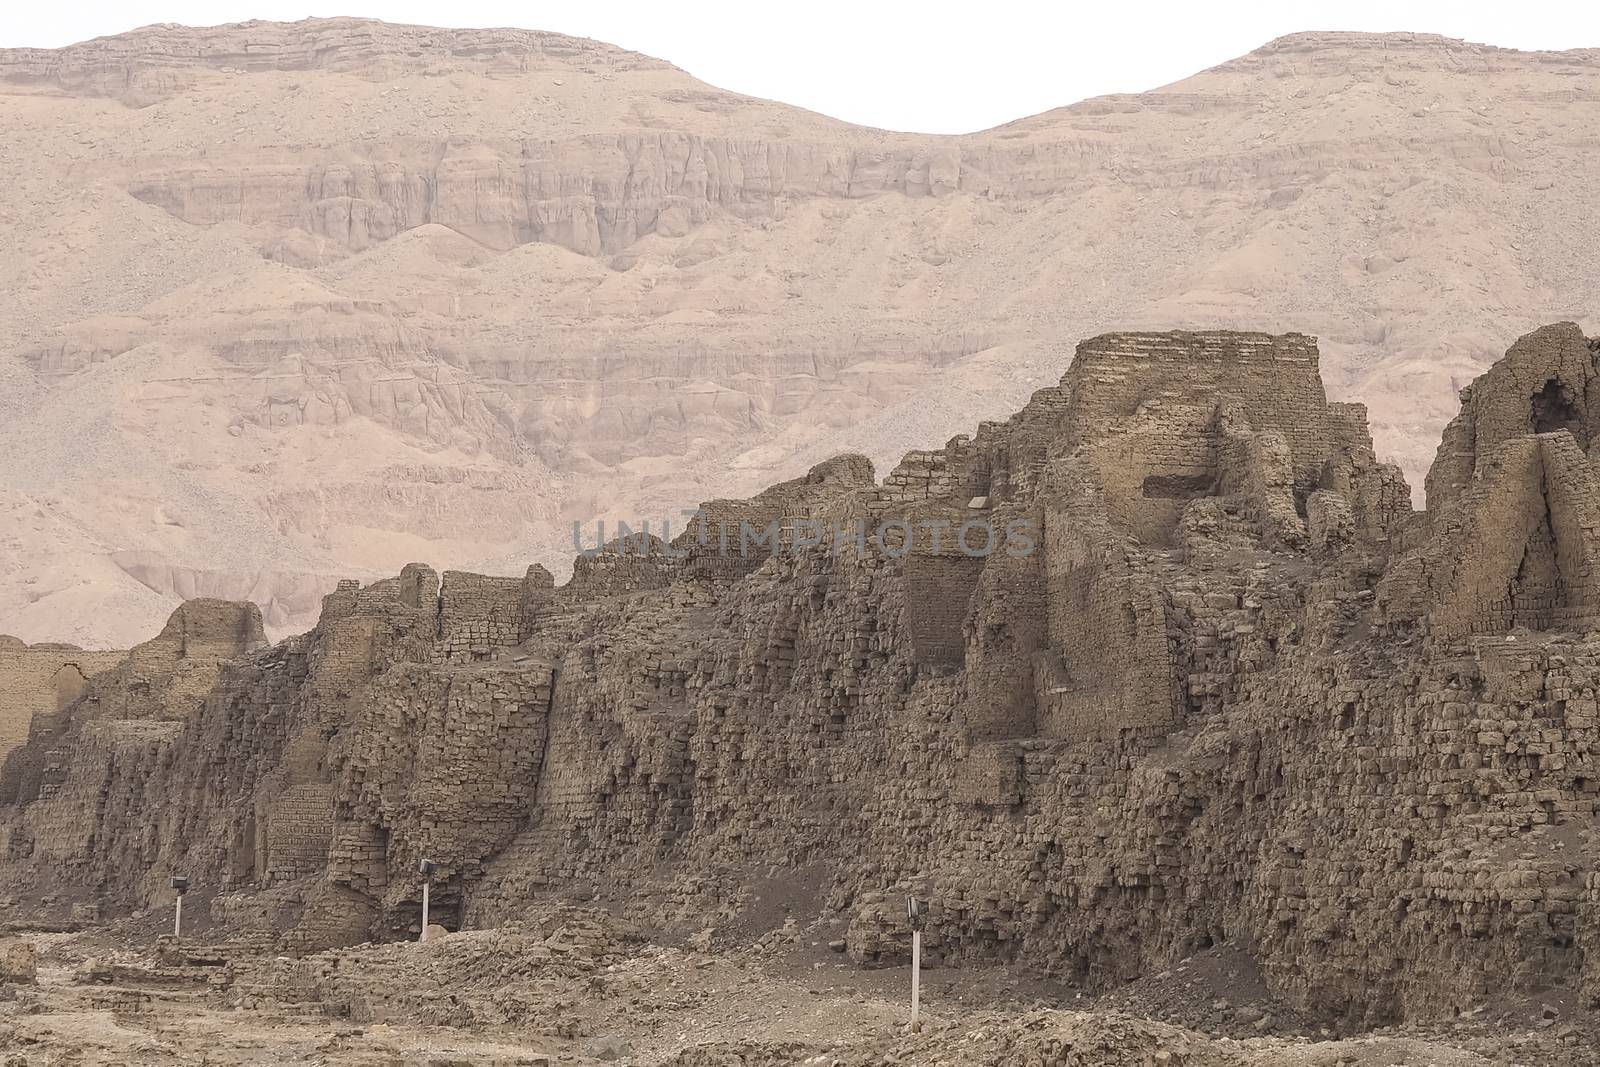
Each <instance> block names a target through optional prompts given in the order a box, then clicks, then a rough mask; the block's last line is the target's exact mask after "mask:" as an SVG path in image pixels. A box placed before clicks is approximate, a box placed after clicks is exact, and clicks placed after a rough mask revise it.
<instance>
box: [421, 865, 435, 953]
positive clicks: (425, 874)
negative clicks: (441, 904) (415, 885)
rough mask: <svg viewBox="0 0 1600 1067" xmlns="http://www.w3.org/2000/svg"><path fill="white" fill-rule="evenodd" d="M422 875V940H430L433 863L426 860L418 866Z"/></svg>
mask: <svg viewBox="0 0 1600 1067" xmlns="http://www.w3.org/2000/svg"><path fill="white" fill-rule="evenodd" d="M417 870H418V871H419V872H420V873H421V874H422V940H424V941H426V940H428V892H429V890H430V889H431V888H432V883H433V861H432V860H428V859H425V860H423V861H422V862H421V863H419V864H417Z"/></svg>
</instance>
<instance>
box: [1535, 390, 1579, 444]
mask: <svg viewBox="0 0 1600 1067" xmlns="http://www.w3.org/2000/svg"><path fill="white" fill-rule="evenodd" d="M1528 428H1529V429H1531V430H1532V431H1533V432H1534V433H1555V432H1556V431H1557V430H1566V431H1568V432H1570V433H1571V434H1572V436H1573V437H1574V438H1575V439H1576V440H1577V442H1578V447H1579V448H1582V449H1588V447H1589V434H1588V431H1587V430H1585V429H1584V425H1583V416H1582V414H1581V413H1580V411H1579V409H1578V405H1577V404H1576V403H1575V402H1574V400H1573V397H1572V393H1571V391H1570V390H1568V389H1567V387H1566V385H1565V384H1564V383H1563V382H1562V381H1561V379H1560V378H1551V379H1549V380H1548V381H1546V382H1545V383H1544V385H1543V387H1541V388H1540V390H1539V391H1538V392H1537V393H1535V394H1533V403H1532V406H1531V407H1530V408H1529V410H1528Z"/></svg>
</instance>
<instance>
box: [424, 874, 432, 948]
mask: <svg viewBox="0 0 1600 1067" xmlns="http://www.w3.org/2000/svg"><path fill="white" fill-rule="evenodd" d="M431 885H432V883H431V882H429V881H428V880H427V879H423V882H422V940H424V941H426V940H428V889H429V887H430V886H431Z"/></svg>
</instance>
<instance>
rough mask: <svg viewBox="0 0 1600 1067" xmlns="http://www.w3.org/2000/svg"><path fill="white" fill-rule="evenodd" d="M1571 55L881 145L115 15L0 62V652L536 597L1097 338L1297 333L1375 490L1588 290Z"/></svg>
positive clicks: (1265, 74)
mask: <svg viewBox="0 0 1600 1067" xmlns="http://www.w3.org/2000/svg"><path fill="white" fill-rule="evenodd" d="M1597 79H1600V65H1597V61H1596V57H1595V54H1594V53H1592V52H1582V51H1573V52H1563V53H1538V54H1529V53H1518V52H1513V51H1508V50H1503V49H1494V48H1487V47H1483V46H1477V45H1470V44H1466V43H1464V42H1459V41H1450V40H1446V39H1443V38H1436V37H1427V36H1420V35H1412V34H1397V35H1380V36H1369V35H1339V34H1331V35H1330V34H1322V35H1318V34H1309V35H1296V36H1293V37H1289V38H1284V39H1282V40H1280V41H1276V42H1272V43H1271V44H1269V45H1267V46H1265V47H1263V48H1261V49H1259V50H1257V51H1255V52H1252V53H1251V54H1249V55H1248V56H1244V57H1241V58H1240V59H1238V60H1235V61H1233V62H1231V63H1227V64H1224V65H1222V66H1220V67H1218V68H1215V69H1213V70H1209V71H1205V72H1202V73H1200V74H1197V75H1196V76H1195V77H1193V78H1190V79H1187V80H1185V81H1183V82H1180V83H1178V84H1176V85H1173V86H1169V87H1166V88H1164V89H1161V90H1157V91H1153V92H1149V93H1140V94H1125V95H1117V96H1112V97H1106V98H1101V99H1096V100H1091V101H1085V102H1082V103H1080V104H1075V105H1073V106H1071V107H1066V108H1061V109H1058V110H1055V111H1051V112H1048V113H1046V114H1043V115H1039V116H1034V117H1032V118H1028V119H1023V120H1019V121H1018V122H1015V123H1011V124H1008V125H1006V126H1004V127H1000V128H997V129H995V130H991V131H984V132H980V133H974V134H970V135H965V136H960V137H931V136H917V135H910V134H891V133H886V132H883V131H877V130H868V129H861V128H858V127H853V126H849V125H847V124H844V123H841V122H837V121H834V120H831V119H828V118H826V117H824V116H820V115H816V114H813V113H810V112H806V111H802V110H800V109H797V108H792V107H786V106H784V105H780V104H775V103H772V102H768V101H761V100H753V99H750V98H746V97H741V96H738V95H737V94H734V93H730V92H726V91H723V90H719V89H715V88H713V87H710V86H706V85H703V84H701V83H699V82H696V81H695V80H694V79H692V78H690V77H689V76H688V75H686V74H685V73H684V72H682V71H680V70H678V69H676V68H674V67H672V66H671V65H670V64H668V63H665V62H662V61H660V60H656V59H651V58H649V57H646V56H640V55H637V54H635V53H631V52H627V51H625V50H622V49H618V48H614V47H611V46H608V45H604V44H601V43H598V42H592V41H583V40H577V39H573V38H568V37H563V36H561V35H558V34H547V33H537V32H531V31H515V30H438V29H428V28H424V27H404V26H388V25H384V24H381V23H375V22H370V21H364V20H350V19H331V20H308V21H306V22H301V23H294V24H276V23H245V24H242V25H237V26H225V27H216V28H212V29H204V30H201V29H189V28H183V27H175V26H158V27H149V28H146V29H144V30H140V31H137V32H134V33H130V34H125V35H121V36H118V37H113V38H106V39H103V40H98V41H91V42H85V43H83V44H80V45H75V46H72V47H70V48H66V49H59V50H38V49H22V50H11V51H5V52H0V96H3V99H4V105H5V106H4V107H0V134H3V135H4V136H0V182H3V183H4V184H5V186H6V188H7V189H8V190H9V191H10V192H9V194H8V205H14V207H13V208H12V209H11V210H9V211H8V212H7V213H6V215H5V216H4V218H3V219H0V236H4V238H5V239H6V241H7V242H8V246H9V247H11V248H12V249H14V255H13V256H11V257H9V258H8V259H7V263H6V265H0V287H3V288H4V289H5V291H7V292H13V293H18V294H21V298H20V299H18V300H16V301H14V302H13V307H12V309H11V310H10V311H9V313H8V314H7V315H6V316H5V318H4V321H0V385H3V388H0V415H3V416H4V417H0V454H3V455H4V457H5V459H6V460H7V462H6V463H5V464H3V465H0V472H3V473H0V542H3V543H5V544H6V545H7V547H8V548H9V549H10V550H11V551H13V552H15V553H16V557H17V559H18V560H19V567H18V568H17V569H15V570H14V571H7V572H6V573H5V574H4V575H0V629H4V630H6V631H8V632H14V633H17V634H18V635H19V636H20V637H22V638H24V639H26V640H29V641H34V642H37V641H41V640H66V641H71V642H73V643H76V644H82V645H85V646H88V647H108V646H109V647H127V646H129V645H131V644H133V643H135V642H136V641H137V640H139V639H141V638H142V637H143V636H145V635H146V634H147V633H149V632H150V631H151V630H153V629H154V628H156V627H157V626H159V625H160V622H161V620H162V619H164V618H166V617H167V615H169V614H170V612H171V611H172V610H173V608H174V607H175V606H176V605H177V603H178V602H179V601H180V600H182V599H184V598H187V597H192V596H196V595H207V596H224V597H229V598H249V599H253V600H255V601H256V602H258V603H260V604H261V605H262V607H263V611H264V618H265V621H266V624H267V626H268V628H269V629H270V630H271V631H273V632H274V633H275V634H284V633H288V632H292V631H295V630H300V629H304V628H306V627H309V626H310V625H311V624H312V623H313V622H314V621H315V618H316V614H317V606H318V604H319V602H320V598H321V597H322V596H323V595H325V594H327V593H329V592H331V591H332V590H333V589H334V588H335V585H336V583H337V581H338V579H339V577H340V576H342V575H356V576H358V577H360V578H361V579H363V580H367V581H370V580H375V579H377V578H379V577H381V576H382V575H385V574H392V573H394V572H395V571H397V570H398V569H399V568H400V567H401V566H403V565H404V563H405V562H407V561H408V560H411V559H415V558H429V559H433V560H436V561H437V562H438V563H439V564H441V565H442V566H446V567H471V568H472V569H474V570H482V571H494V572H501V573H516V572H517V571H519V570H520V569H521V566H522V565H523V564H524V563H525V561H527V560H529V559H536V560H539V561H541V562H542V563H543V564H544V565H546V566H547V567H549V568H550V569H552V571H555V572H561V573H563V574H564V571H565V568H566V566H567V560H568V559H569V557H570V555H571V544H570V542H571V537H570V534H569V530H570V523H571V521H572V520H574V519H577V520H581V521H583V522H586V523H587V522H592V521H594V520H596V519H600V518H605V519H607V520H615V519H618V518H625V519H627V520H629V521H630V522H635V523H637V522H638V520H640V519H641V518H643V517H645V516H649V517H651V518H652V519H659V517H660V516H661V515H662V514H663V513H666V514H671V515H676V514H677V513H678V512H679V511H680V509H682V508H683V507H685V506H686V505H688V504H690V503H692V502H693V501H695V500H702V499H708V498H717V497H739V496H745V495H748V494H750V493H752V492H754V491H756V490H758V489H759V488H760V487H761V486H763V485H766V484H770V483H773V482H779V481H783V480H785V479H788V478H792V477H793V476H794V475H795V474H796V473H797V472H799V471H801V470H804V469H805V468H807V467H808V466H810V465H811V464H814V463H816V462H818V461H820V460H822V459H824V458H826V457H827V456H829V455H832V454H835V453H837V452H840V451H857V452H861V453H862V454H864V455H867V456H868V457H870V458H871V459H872V460H873V461H874V462H875V463H878V464H879V465H880V466H881V465H884V464H886V463H893V462H895V461H897V460H898V459H899V457H900V456H901V455H902V454H903V453H904V452H905V451H906V450H907V449H908V448H911V447H915V446H920V445H922V444H924V443H925V442H927V441H938V440H945V439H947V438H949V437H950V436H951V435H952V434H955V433H958V432H961V431H963V430H964V429H966V428H967V427H969V426H970V425H972V424H974V423H976V422H978V421H981V420H982V419H985V418H999V417H1003V416H1004V415H1005V414H1006V413H1007V412H1009V411H1011V410H1014V409H1015V408H1017V407H1019V406H1020V405H1022V404H1023V403H1025V402H1026V401H1027V399H1028V397H1029V396H1030V395H1031V394H1032V393H1033V392H1034V391H1035V390H1037V389H1038V388H1039V387H1041V386H1043V385H1046V384H1048V383H1049V382H1050V381H1053V380H1054V379H1055V378H1056V377H1057V376H1058V375H1059V373H1060V370H1061V366H1062V363H1063V362H1064V359H1065V357H1066V355H1067V352H1068V349H1069V348H1070V343H1069V342H1070V341H1071V340H1073V339H1075V338H1077V337H1079V336H1083V335H1086V334H1088V333H1092V332H1095V331H1097V330H1099V329H1101V328H1103V324H1104V323H1107V322H1116V323H1122V324H1127V325H1130V326H1142V327H1148V328H1156V329H1169V328H1171V327H1173V326H1185V327H1226V328H1261V329H1270V330H1273V331H1286V330H1295V329H1299V330H1302V331H1305V332H1312V331H1314V332H1316V333H1317V334H1319V336H1320V338H1321V350H1322V355H1323V359H1324V361H1325V362H1324V369H1325V370H1326V371H1327V373H1328V381H1329V392H1330V393H1331V394H1332V396H1333V397H1334V399H1335V400H1365V401H1366V402H1367V403H1368V404H1369V407H1370V410H1371V413H1372V420H1371V429H1372V432H1373V434H1374V436H1375V438H1376V447H1377V451H1378V452H1380V453H1381V454H1382V455H1384V456H1385V457H1390V458H1394V459H1395V460H1397V461H1398V462H1399V463H1400V464H1401V465H1402V467H1403V468H1404V469H1406V470H1407V472H1408V474H1409V475H1410V477H1411V479H1412V482H1413V484H1417V483H1419V482H1420V475H1421V473H1422V471H1423V469H1424V467H1425V466H1426V461H1427V458H1428V455H1429V453H1430V452H1431V450H1432V448H1433V445H1434V443H1435V441H1436V437H1437V431H1438V428H1439V427H1440V426H1441V425H1443V423H1444V422H1445V421H1446V420H1447V418H1448V417H1449V416H1450V415H1451V414H1453V412H1454V396H1455V393H1456V391H1457V390H1458V389H1459V388H1460V386H1461V385H1463V384H1465V383H1466V382H1467V381H1468V380H1470V379H1471V378H1472V377H1473V376H1475V375H1476V374H1477V373H1479V372H1480V371H1481V370H1482V369H1483V368H1484V367H1485V366H1486V365H1487V364H1488V363H1489V362H1490V360H1491V359H1492V358H1493V356H1494V355H1496V354H1497V352H1498V350H1499V348H1500V347H1501V340H1502V339H1503V338H1504V337H1506V336H1512V335H1515V334H1517V333H1520V332H1523V331H1524V330H1526V329H1527V328H1528V326H1529V324H1531V323H1533V322H1539V321H1548V320H1551V319H1555V318H1559V317H1562V316H1570V315H1571V314H1572V309H1574V308H1582V307H1586V306H1589V305H1590V304H1591V303H1592V301H1593V299H1594V297H1595V296H1596V293H1595V291H1594V285H1593V271H1589V270H1586V269H1584V267H1583V265H1584V264H1586V263H1587V262H1588V260H1589V256H1590V251H1589V250H1590V249H1591V248H1592V247H1593V246H1594V244H1595V243H1596V241H1597V239H1600V215H1597V213H1596V212H1597V210H1600V209H1597V207H1596V205H1600V189H1597V188H1596V185H1595V183H1596V181H1597V180H1600V179H1596V178H1595V176H1594V173H1593V169H1592V168H1586V167H1578V166H1574V165H1573V164H1572V160H1573V159H1580V158H1584V157H1585V156H1586V154H1587V153H1588V152H1589V151H1590V150H1591V148H1592V144H1591V142H1592V140H1593V137H1592V117H1591V116H1590V114H1589V113H1588V110H1587V107H1586V103H1585V101H1586V100H1587V98H1588V96H1591V95H1593V94H1592V92H1588V90H1589V89H1591V88H1592V87H1593V86H1594V85H1595V84H1596V81H1597Z"/></svg>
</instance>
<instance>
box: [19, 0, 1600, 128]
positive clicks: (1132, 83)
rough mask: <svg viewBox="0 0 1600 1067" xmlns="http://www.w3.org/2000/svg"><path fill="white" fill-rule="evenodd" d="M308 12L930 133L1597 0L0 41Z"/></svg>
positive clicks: (779, 10)
mask: <svg viewBox="0 0 1600 1067" xmlns="http://www.w3.org/2000/svg"><path fill="white" fill-rule="evenodd" d="M308 15H318V16H329V15H364V16H370V17H374V18H382V19H387V20H388V21H390V22H417V23H424V24H428V25H435V26H521V27H525V28H528V29H540V30H557V31H560V32H562V33H569V34H574V35H577V36H582V37H594V38H597V39H599V40H603V41H609V42H611V43H613V44H619V45H622V46H623V47H625V48H631V49H634V50H635V51H639V52H645V53H648V54H650V55H653V56H658V57H660V58H662V59H666V60H668V61H670V62H672V63H675V64H677V65H678V66H680V67H682V68H684V69H685V70H687V71H689V72H690V73H691V74H693V75H695V76H696V77H698V78H700V79H701V80H702V81H707V82H710V83H711V84H713V85H717V86H721V87H722V88H725V89H732V90H735V91H737V92H741V93H748V94H751V95H755V96H765V97H770V98H772V99H775V100H781V101H783V102H785V103H789V104H797V105H799V106H801V107H808V108H811V109H812V110H814V111H821V112H824V113H825V114H828V115H833V116H835V117H838V118H842V119H848V120H850V121H852V122H860V123H865V124H867V125H871V126H882V127H885V128H889V129H899V130H916V131H922V132H930V133H933V132H937V133H961V132H967V131H970V130H976V129H982V128H985V127H988V126H994V125H997V124H999V123H1002V122H1008V121H1010V120H1011V119H1015V118H1020V117H1022V116H1024V115H1031V114H1035V113H1037V112H1040V111H1046V110H1049V109H1050V108H1052V107H1059V106H1061V105H1063V104H1070V103H1073V102H1074V101H1077V100H1081V99H1083V98H1085V97H1089V96H1096V95H1099V94H1101V93H1110V92H1131V91H1137V90H1142V89H1152V88H1155V87H1156V86H1159V85H1164V84H1166V83H1168V82H1172V81H1176V80H1178V79H1179V78H1183V77H1185V76H1187V75H1189V74H1192V73H1194V72H1196V71H1199V70H1203V69H1205V68H1206V67H1209V66H1212V65H1214V64H1216V63H1220V62H1222V61H1223V60H1226V59H1231V58H1233V57H1234V56H1237V55H1241V54H1243V53H1245V52H1248V51H1249V50H1250V49H1252V48H1255V47H1257V46H1258V45H1261V44H1264V43H1265V42H1267V41H1269V40H1271V39H1272V38H1274V37H1278V36H1281V35H1283V34H1286V33H1293V32H1295V31H1298V30H1313V29H1316V30H1335V29H1337V30H1371V31H1378V30H1419V31H1424V32H1428V33H1442V34H1445V35H1446V36H1449V37H1462V38H1465V39H1467V40H1471V41H1479V42H1484V43H1487V44H1497V45H1504V46H1507V47H1511V48H1525V49H1564V48H1594V47H1600V4H1595V3H1593V2H1588V3H1582V2H1577V0H1561V2H1543V0H1518V2H1512V3H1507V2H1504V0H1500V2H1495V3H1478V2H1474V0H1456V2H1438V0H1421V2H1415V3H1405V2H1398V0H1389V2H1378V0H1339V2H1301V3H1296V2H1295V0H1241V2H1237V3H1234V2H1228V0H1214V2H1208V0H1188V2H1184V3H1168V2H1164V0H1140V2H1126V3H1117V2H1115V0H1113V2H1111V3H1103V2H1095V3H1082V2H1076V0H1056V2H1054V3H1026V2H1020V0H966V2H963V3H943V2H939V0H922V2H901V0H855V2H853V3H852V2H838V0H805V2H801V3H796V2H794V0H736V2H735V0H687V2H684V0H678V2H664V0H610V2H605V0H599V2H597V0H565V2H562V3H554V4H551V3H543V4H541V3H504V2H501V3H495V2H491V0H337V2H334V3H322V2H311V0H205V2H198V0H119V2H116V3H97V2H79V3H73V2H70V0H69V2H64V3H40V2H37V0H3V2H0V46H3V47H17V46H24V45H31V46H36V47H54V46H59V45H64V44H69V43H71V42H73V41H80V40H84V39H86V38H90V37H98V36H101V35H104V34H111V33H120V32H122V31H123V30H128V29H132V28H134V27H136V26H143V25H147V24H149V23H152V22H184V23H190V24H194V25H214V24H216V23H220V22H238V21H242V20H244V19H250V18H261V19H283V20H294V19H300V18H305V17H306V16H308Z"/></svg>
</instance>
